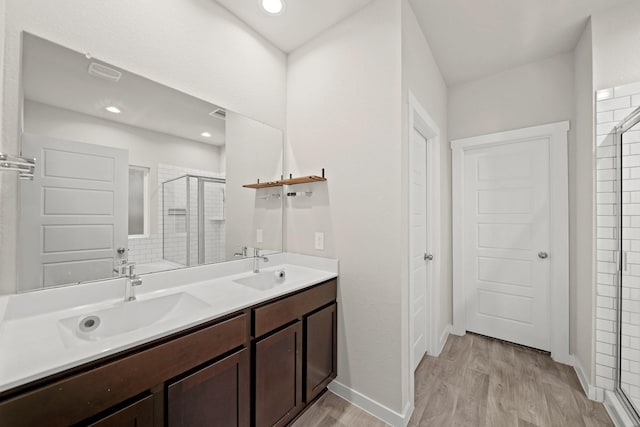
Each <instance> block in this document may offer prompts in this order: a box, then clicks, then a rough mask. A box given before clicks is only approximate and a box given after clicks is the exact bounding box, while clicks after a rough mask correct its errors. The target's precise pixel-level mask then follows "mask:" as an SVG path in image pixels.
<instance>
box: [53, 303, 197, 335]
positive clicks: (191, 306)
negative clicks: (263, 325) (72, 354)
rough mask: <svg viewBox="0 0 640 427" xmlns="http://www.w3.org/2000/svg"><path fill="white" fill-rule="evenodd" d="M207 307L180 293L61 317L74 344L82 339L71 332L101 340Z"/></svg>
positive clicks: (61, 325) (63, 328) (59, 322)
mask: <svg viewBox="0 0 640 427" xmlns="http://www.w3.org/2000/svg"><path fill="white" fill-rule="evenodd" d="M206 307H209V304H207V303H205V302H204V301H202V300H200V299H198V298H196V297H194V296H192V295H189V294H187V293H177V294H171V295H166V296H162V297H157V298H151V299H145V300H138V301H129V302H124V301H123V302H121V303H118V304H117V305H115V306H113V307H109V308H105V309H102V310H97V311H94V312H89V313H85V314H82V315H78V316H73V317H68V318H66V319H61V320H59V321H58V324H59V326H60V329H61V332H63V334H62V338H63V341H64V342H65V344H67V345H74V344H78V343H79V342H78V340H76V339H69V334H71V336H72V337H75V338H79V339H80V340H84V341H98V340H101V339H105V338H109V337H113V336H116V335H120V334H124V333H126V332H131V331H134V330H136V329H141V328H144V327H147V326H151V325H154V324H156V323H160V322H164V321H167V320H171V319H175V318H178V317H183V316H186V315H189V314H191V313H192V312H194V311H196V310H200V309H203V308H206ZM80 342H82V341H80Z"/></svg>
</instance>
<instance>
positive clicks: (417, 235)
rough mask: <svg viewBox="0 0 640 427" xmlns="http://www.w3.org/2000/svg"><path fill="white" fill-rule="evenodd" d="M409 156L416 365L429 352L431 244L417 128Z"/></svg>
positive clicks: (422, 151) (422, 146) (423, 157)
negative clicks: (428, 314)
mask: <svg viewBox="0 0 640 427" xmlns="http://www.w3.org/2000/svg"><path fill="white" fill-rule="evenodd" d="M412 132H413V135H412V138H411V144H412V147H411V148H412V151H411V159H410V168H411V178H410V185H411V190H410V191H411V193H410V207H409V208H410V210H411V216H410V225H409V227H410V230H411V231H410V237H409V239H410V266H409V269H410V274H411V277H410V283H411V287H412V295H413V299H412V301H411V319H412V322H413V337H412V340H413V342H412V344H413V346H412V350H413V355H414V357H413V361H414V366H413V368H414V369H415V368H417V366H418V364H419V363H420V361H421V360H422V358H423V356H424V355H425V353H426V352H427V288H428V285H429V284H428V280H429V279H428V278H429V274H428V268H429V265H428V260H427V259H426V258H427V257H426V256H427V254H428V251H429V247H428V235H427V232H428V231H427V230H428V227H427V221H428V216H427V191H428V187H427V140H426V139H425V138H424V136H422V135H421V134H420V132H418V131H417V130H416V129H413V130H412Z"/></svg>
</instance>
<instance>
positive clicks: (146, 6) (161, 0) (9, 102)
mask: <svg viewBox="0 0 640 427" xmlns="http://www.w3.org/2000/svg"><path fill="white" fill-rule="evenodd" d="M1 1H2V3H5V1H6V16H5V19H4V20H2V23H6V28H5V31H3V33H2V35H3V37H6V48H5V52H4V55H3V57H2V60H1V61H3V63H2V64H0V65H3V68H4V69H5V75H4V78H3V83H2V85H3V89H2V90H3V91H4V96H3V97H2V107H1V108H0V110H1V111H2V117H1V119H2V122H1V123H2V139H1V141H0V150H1V151H8V152H17V151H18V146H17V144H18V141H19V140H18V135H19V129H18V118H19V109H18V105H19V99H20V89H19V88H20V85H19V78H20V67H19V65H20V32H21V31H22V30H26V31H29V32H32V33H34V34H37V35H39V36H42V37H44V38H47V39H50V40H52V41H54V42H56V43H60V44H62V45H65V46H68V47H70V48H73V49H75V50H79V51H86V52H91V53H92V54H94V55H95V56H96V57H99V58H101V59H103V60H104V61H107V62H110V63H113V64H116V65H118V66H119V67H122V68H124V69H127V70H129V71H131V72H134V73H137V74H140V75H143V76H145V77H148V78H150V79H152V80H156V81H158V82H160V83H163V84H165V85H168V86H170V87H173V88H176V89H178V90H181V91H184V92H186V93H188V94H191V95H194V96H198V97H200V98H203V99H205V100H207V101H209V102H212V103H214V104H217V105H222V106H224V107H225V108H227V109H229V110H232V111H236V112H239V113H241V114H244V115H247V116H249V117H253V118H256V119H258V120H260V121H263V122H265V123H268V124H270V125H272V126H275V127H278V128H284V123H285V108H286V95H285V94H286V75H287V70H286V66H287V60H286V56H285V54H284V53H283V52H281V51H280V50H278V49H277V48H275V47H274V46H272V45H271V44H269V43H268V42H266V41H265V40H263V39H262V38H261V37H260V36H258V35H257V34H256V33H255V32H254V31H253V30H251V29H250V28H249V27H248V26H247V25H245V24H244V23H242V22H241V21H240V20H239V19H237V18H236V17H235V16H233V15H232V14H231V13H229V12H228V11H227V10H226V9H224V8H222V7H221V6H220V5H218V4H217V3H216V2H214V1H211V0H190V1H181V2H175V1H171V0H140V1H136V2H131V1H126V0H110V1H107V2H97V1H96V2H83V3H82V4H81V5H80V4H79V3H78V2H77V1H73V0H59V1H55V2H52V1H48V0H32V1H23V0H1ZM0 6H1V5H0ZM0 10H2V8H0ZM0 25H2V24H0ZM248 58H249V59H250V61H251V65H250V66H248V65H247V60H248ZM1 179H2V181H0V183H1V185H2V192H1V193H0V196H1V203H0V206H1V207H0V214H1V217H0V236H1V237H2V243H3V244H2V245H0V260H1V261H0V262H1V263H2V264H1V266H2V271H3V275H2V278H1V279H0V293H5V292H10V291H11V289H12V288H13V287H14V283H15V265H13V264H12V263H10V262H7V261H6V260H8V259H10V258H8V257H7V256H6V255H7V254H10V253H11V252H13V251H14V250H15V244H16V243H15V242H16V233H15V230H16V229H17V227H16V203H15V200H16V197H17V195H16V184H15V183H16V179H15V177H14V176H9V177H7V176H6V175H5V176H3V177H2V178H1Z"/></svg>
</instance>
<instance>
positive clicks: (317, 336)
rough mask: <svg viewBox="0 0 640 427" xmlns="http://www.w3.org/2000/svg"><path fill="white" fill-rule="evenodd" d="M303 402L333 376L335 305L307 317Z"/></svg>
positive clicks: (318, 390)
mask: <svg viewBox="0 0 640 427" xmlns="http://www.w3.org/2000/svg"><path fill="white" fill-rule="evenodd" d="M305 339H306V356H305V357H306V373H305V402H307V403H309V402H311V401H312V400H313V399H314V398H315V397H316V396H317V395H318V394H319V393H320V392H321V391H322V390H324V388H325V387H326V386H327V385H328V384H329V383H330V382H331V380H333V379H334V378H335V377H336V359H337V358H336V354H337V351H336V349H337V342H338V340H337V321H336V304H332V305H330V306H329V307H327V308H324V309H322V310H320V311H318V312H316V313H313V314H311V315H309V316H307V318H306V323H305Z"/></svg>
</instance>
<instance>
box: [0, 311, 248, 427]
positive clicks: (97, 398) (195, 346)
mask: <svg viewBox="0 0 640 427" xmlns="http://www.w3.org/2000/svg"><path fill="white" fill-rule="evenodd" d="M247 326H248V321H247V315H246V314H241V315H239V316H236V317H234V318H231V319H229V320H226V321H223V322H220V323H217V324H215V325H212V326H208V327H205V328H203V329H200V330H196V331H195V332H192V333H189V334H188V335H184V336H181V337H179V338H176V339H173V340H170V341H167V342H164V343H162V344H159V345H157V346H155V347H151V348H150V349H148V350H143V351H140V352H137V353H134V354H131V355H129V356H124V357H123V358H121V359H118V360H115V361H113V362H110V363H107V364H105V365H102V366H98V367H96V368H94V369H91V370H88V371H86V372H83V373H80V374H76V375H73V376H70V377H68V378H65V379H62V380H59V381H57V382H55V383H53V384H50V385H48V386H44V387H41V388H39V389H36V390H34V391H31V392H28V393H25V394H22V395H20V396H17V397H14V398H12V399H9V400H6V401H3V402H0V426H13V427H19V426H25V427H26V426H36V425H47V426H62V425H71V424H75V423H78V422H81V421H83V420H85V419H87V418H89V417H91V416H93V415H95V414H98V413H99V412H102V411H104V410H106V409H109V408H111V407H114V406H116V405H117V404H119V403H120V402H123V401H125V400H127V399H129V398H131V397H133V396H136V395H138V394H140V393H143V392H145V391H147V390H149V389H151V388H152V387H154V386H157V385H159V384H162V383H164V382H165V381H168V380H170V379H171V378H173V377H175V376H177V375H180V374H182V373H183V372H186V371H188V370H189V369H192V368H194V367H196V366H199V365H201V364H203V363H205V362H208V361H210V360H212V359H214V358H216V357H218V356H220V355H222V354H224V353H226V352H228V351H230V350H233V349H234V348H238V347H241V346H244V345H246V344H247V339H248V336H249V334H248V330H247Z"/></svg>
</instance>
